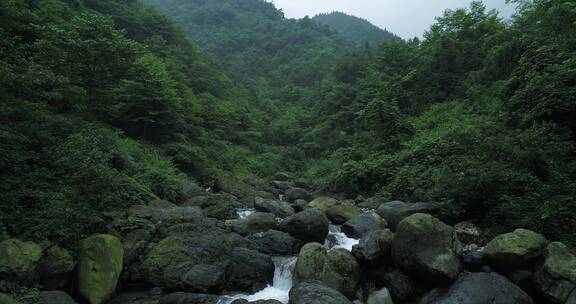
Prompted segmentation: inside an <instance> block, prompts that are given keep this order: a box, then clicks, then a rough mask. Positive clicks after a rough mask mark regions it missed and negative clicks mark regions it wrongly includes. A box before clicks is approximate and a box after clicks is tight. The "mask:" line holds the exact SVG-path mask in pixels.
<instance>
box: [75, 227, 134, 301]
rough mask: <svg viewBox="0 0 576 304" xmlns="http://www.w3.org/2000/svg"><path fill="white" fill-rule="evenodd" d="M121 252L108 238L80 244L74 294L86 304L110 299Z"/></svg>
mask: <svg viewBox="0 0 576 304" xmlns="http://www.w3.org/2000/svg"><path fill="white" fill-rule="evenodd" d="M123 257H124V249H123V248H122V243H121V242H120V240H119V239H118V238H117V237H115V236H112V235H107V234H97V235H94V236H91V237H88V238H85V239H83V240H81V241H80V244H79V253H78V279H77V283H78V292H79V294H80V295H82V297H84V298H85V299H86V300H87V301H88V302H89V303H90V304H101V303H105V302H106V301H108V300H109V299H110V297H111V296H112V294H113V293H114V291H115V290H116V285H117V284H118V279H119V278H120V272H121V271H122V264H123Z"/></svg>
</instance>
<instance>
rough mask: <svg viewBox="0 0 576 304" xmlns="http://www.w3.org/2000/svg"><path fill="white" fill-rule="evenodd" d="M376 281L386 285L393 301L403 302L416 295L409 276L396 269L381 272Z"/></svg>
mask: <svg viewBox="0 0 576 304" xmlns="http://www.w3.org/2000/svg"><path fill="white" fill-rule="evenodd" d="M378 276H379V278H378V280H377V281H379V282H378V283H379V284H381V285H382V286H386V287H387V288H388V291H389V292H390V295H391V296H392V298H393V299H394V300H395V301H398V302H400V303H404V302H407V301H410V300H412V299H413V298H414V297H416V286H415V284H414V281H413V280H412V278H411V277H409V276H408V275H406V274H405V273H403V272H402V271H401V270H399V269H396V270H393V271H390V272H385V273H383V274H378Z"/></svg>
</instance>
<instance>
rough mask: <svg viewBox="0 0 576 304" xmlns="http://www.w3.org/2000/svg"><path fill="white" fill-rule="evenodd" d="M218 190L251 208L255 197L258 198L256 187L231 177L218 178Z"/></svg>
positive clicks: (221, 176) (222, 176)
mask: <svg viewBox="0 0 576 304" xmlns="http://www.w3.org/2000/svg"><path fill="white" fill-rule="evenodd" d="M216 190H217V191H218V192H225V193H229V194H232V195H234V196H235V197H237V198H238V199H239V200H240V201H241V202H242V203H244V204H245V205H246V206H249V207H250V206H252V204H254V197H256V190H255V189H254V187H252V186H251V185H248V184H246V183H244V182H242V181H240V180H238V179H237V178H235V177H233V176H230V175H220V176H218V177H217V179H216Z"/></svg>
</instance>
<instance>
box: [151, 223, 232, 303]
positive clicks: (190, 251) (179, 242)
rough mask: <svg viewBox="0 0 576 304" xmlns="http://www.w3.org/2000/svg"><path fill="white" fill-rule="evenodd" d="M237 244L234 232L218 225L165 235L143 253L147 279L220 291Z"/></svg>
mask: <svg viewBox="0 0 576 304" xmlns="http://www.w3.org/2000/svg"><path fill="white" fill-rule="evenodd" d="M234 245H235V240H234V234H230V233H225V232H223V231H220V230H218V229H212V230H207V231H202V232H193V233H182V234H175V235H172V236H169V237H166V238H164V239H162V240H161V241H160V242H158V243H157V244H156V245H154V246H152V247H151V248H150V250H149V251H148V253H147V254H146V256H145V257H144V259H143V263H142V272H143V276H144V279H145V280H146V281H147V282H149V283H152V284H154V285H156V286H159V287H163V288H167V289H176V288H180V289H183V290H187V291H194V292H196V291H198V292H201V291H206V290H210V291H212V290H218V291H219V290H220V289H221V288H222V286H221V285H222V284H220V277H221V276H223V274H224V273H225V271H226V268H227V266H228V263H229V260H230V255H231V252H232V249H233V248H234ZM208 272H211V273H212V274H208Z"/></svg>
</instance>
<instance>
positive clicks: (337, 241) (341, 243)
mask: <svg viewBox="0 0 576 304" xmlns="http://www.w3.org/2000/svg"><path fill="white" fill-rule="evenodd" d="M359 242H360V240H357V239H352V238H349V237H348V236H346V234H344V233H343V232H342V230H341V229H340V226H336V225H330V232H329V233H328V237H326V241H325V242H324V246H325V247H326V248H328V249H337V248H344V249H346V250H348V251H352V247H353V246H354V245H356V244H358V243H359Z"/></svg>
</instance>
